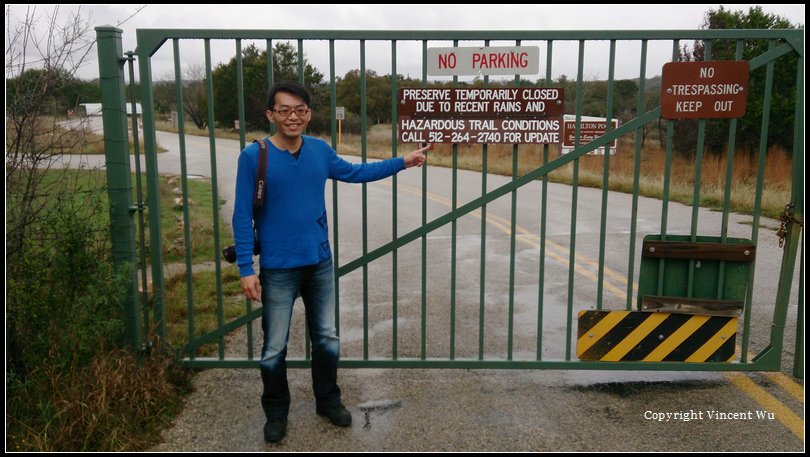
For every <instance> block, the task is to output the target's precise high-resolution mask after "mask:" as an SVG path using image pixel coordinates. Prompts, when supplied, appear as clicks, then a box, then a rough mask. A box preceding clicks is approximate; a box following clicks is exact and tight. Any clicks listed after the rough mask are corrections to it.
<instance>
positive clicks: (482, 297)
mask: <svg viewBox="0 0 810 457" xmlns="http://www.w3.org/2000/svg"><path fill="white" fill-rule="evenodd" d="M489 42H490V40H484V46H485V47H488V46H489ZM488 85H489V75H484V87H488ZM488 146H489V145H487V144H486V143H485V144H482V145H481V197H484V196H485V195H486V194H487V152H488V151H487V149H488ZM486 277H487V205H486V203H485V204H484V205H483V206H481V269H480V270H479V273H478V286H479V292H478V297H479V299H478V301H479V303H478V360H484V322H485V320H484V317H485V312H486V306H485V302H486Z"/></svg>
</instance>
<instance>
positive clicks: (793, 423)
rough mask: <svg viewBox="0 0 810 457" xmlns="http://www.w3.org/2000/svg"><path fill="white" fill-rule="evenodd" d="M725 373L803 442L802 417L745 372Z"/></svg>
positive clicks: (733, 382)
mask: <svg viewBox="0 0 810 457" xmlns="http://www.w3.org/2000/svg"><path fill="white" fill-rule="evenodd" d="M725 375H726V377H727V378H728V379H729V380H730V381H731V383H732V384H734V386H736V387H737V388H738V389H740V390H741V391H743V392H744V393H745V394H747V395H748V396H749V397H750V398H752V399H753V400H754V401H756V402H757V403H759V404H760V405H762V407H763V408H765V409H766V410H767V412H770V413H773V414H774V417H776V420H778V421H779V422H780V423H781V424H782V425H784V426H785V428H787V429H788V430H790V431H791V432H792V433H793V434H794V435H796V437H797V438H799V439H800V440H802V442H804V419H803V418H801V417H799V416H798V415H797V414H796V413H794V412H793V411H792V410H791V409H790V408H788V407H787V406H785V405H784V404H783V403H782V402H781V401H779V400H778V399H777V398H776V397H774V396H773V395H771V394H770V393H768V392H767V391H766V390H765V389H763V388H762V387H760V386H758V385H757V383H755V382H754V381H752V380H751V378H749V377H748V376H746V375H745V373H726V374H725Z"/></svg>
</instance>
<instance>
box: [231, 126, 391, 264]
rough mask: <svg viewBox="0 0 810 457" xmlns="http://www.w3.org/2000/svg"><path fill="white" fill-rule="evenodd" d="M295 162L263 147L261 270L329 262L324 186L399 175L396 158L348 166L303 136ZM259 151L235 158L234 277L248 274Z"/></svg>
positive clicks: (270, 146)
mask: <svg viewBox="0 0 810 457" xmlns="http://www.w3.org/2000/svg"><path fill="white" fill-rule="evenodd" d="M303 139H304V142H303V145H302V146H301V153H300V155H299V157H298V159H297V160H296V159H295V157H293V156H292V155H291V154H290V153H289V152H287V151H282V150H280V149H278V148H277V147H275V146H274V145H273V143H272V142H270V141H265V143H266V144H267V147H268V150H267V191H266V194H265V202H264V207H263V208H262V209H261V211H260V213H259V219H258V222H259V240H260V242H261V247H262V253H261V255H260V256H259V265H260V266H261V267H262V268H295V267H301V266H306V265H315V264H317V263H320V262H322V261H324V260H327V259H329V258H331V257H332V251H331V249H330V247H329V229H328V224H327V217H326V203H325V201H324V186H325V185H326V180H327V179H329V178H331V179H337V180H339V181H344V182H351V183H362V182H370V181H376V180H379V179H383V178H387V177H389V176H391V175H393V174H396V173H397V172H399V171H401V170H404V169H405V160H404V159H403V158H402V157H397V158H393V159H388V160H384V161H381V162H373V163H365V164H352V163H350V162H347V161H345V160H343V159H341V158H340V157H339V156H338V155H337V153H336V152H335V151H334V150H333V149H332V148H331V147H330V146H329V145H328V144H326V143H325V142H324V141H322V140H320V139H318V138H313V137H310V136H303ZM258 158H259V145H258V144H256V143H252V144H250V145H249V146H247V147H246V148H245V149H244V150H243V151H242V153H241V154H240V155H239V163H238V168H237V172H236V196H235V200H234V211H233V232H234V240H235V242H234V245H235V247H236V264H237V265H238V266H239V275H240V276H242V277H244V276H250V275H253V274H255V271H254V269H253V229H252V226H251V220H252V219H253V191H254V188H255V182H256V170H257V169H258Z"/></svg>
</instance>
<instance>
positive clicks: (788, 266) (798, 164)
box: [766, 54, 805, 369]
mask: <svg viewBox="0 0 810 457" xmlns="http://www.w3.org/2000/svg"><path fill="white" fill-rule="evenodd" d="M796 66H797V67H798V68H797V69H796V97H795V98H794V100H795V101H796V102H795V105H796V107H795V109H794V114H793V116H794V127H793V150H792V151H791V155H792V157H793V159H792V160H793V164H792V165H793V174H792V175H793V176H792V188H791V199H790V204H791V205H792V206H793V208H792V213H791V214H788V216H789V217H791V222H789V223H788V225H787V235H786V237H785V240H784V247H783V249H784V251H783V254H782V268H781V270H780V272H779V283H778V284H779V285H778V287H777V289H776V303H775V305H774V310H773V326H772V327H771V344H770V346H771V347H772V348H773V351H774V352H775V353H776V354H778V355H779V359H778V362H779V363H780V364H781V355H782V345H783V343H784V333H785V322H786V321H787V310H788V305H789V301H790V289H791V285H792V284H791V283H792V282H793V271H794V270H795V269H796V252H797V251H798V246H799V240H800V238H801V237H802V235H801V232H802V225H800V223H802V224H803V223H804V222H803V221H804V152H805V151H804V122H803V120H804V119H803V117H804V58H803V57H802V56H801V54H799V55H798V58H797V62H796ZM766 93H767V92H766ZM786 210H787V208H786ZM802 279H803V278H802ZM802 305H803V304H802V303H799V306H802ZM798 325H799V324H798V323H797V326H798ZM779 367H780V365H778V364H777V365H776V367H774V368H773V369H779Z"/></svg>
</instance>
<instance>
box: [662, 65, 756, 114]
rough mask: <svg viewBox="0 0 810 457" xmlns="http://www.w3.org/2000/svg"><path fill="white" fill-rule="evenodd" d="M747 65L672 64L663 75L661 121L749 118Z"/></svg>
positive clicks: (666, 67) (665, 66) (664, 70)
mask: <svg viewBox="0 0 810 457" xmlns="http://www.w3.org/2000/svg"><path fill="white" fill-rule="evenodd" d="M748 72H749V66H748V62H746V61H730V60H722V61H721V60H717V61H706V62H669V63H666V64H664V68H663V70H662V75H661V117H662V118H664V119H707V118H708V119H722V118H737V117H743V116H744V115H745V99H746V97H747V96H748Z"/></svg>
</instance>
